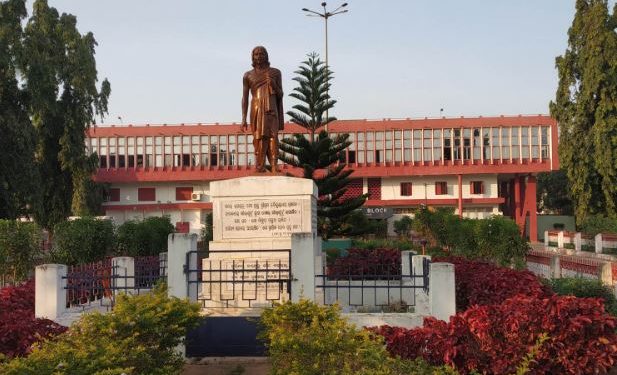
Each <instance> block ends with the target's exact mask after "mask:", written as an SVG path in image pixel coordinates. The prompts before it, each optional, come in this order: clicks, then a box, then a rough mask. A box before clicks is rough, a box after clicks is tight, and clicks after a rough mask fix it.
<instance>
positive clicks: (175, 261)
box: [167, 233, 199, 301]
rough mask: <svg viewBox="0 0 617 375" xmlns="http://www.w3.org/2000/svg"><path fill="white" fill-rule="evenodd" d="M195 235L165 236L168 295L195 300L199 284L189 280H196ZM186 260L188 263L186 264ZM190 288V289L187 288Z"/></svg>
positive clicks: (177, 234) (173, 234)
mask: <svg viewBox="0 0 617 375" xmlns="http://www.w3.org/2000/svg"><path fill="white" fill-rule="evenodd" d="M191 251H197V235H196V234H189V233H171V234H170V235H169V237H167V286H168V288H169V291H168V294H169V296H170V297H171V296H174V297H178V298H188V299H189V300H190V301H196V300H197V290H198V288H199V285H197V284H196V283H191V284H190V288H189V281H197V276H198V275H197V272H191V273H190V274H189V273H188V270H197V269H198V264H197V253H195V252H193V253H191ZM187 261H188V264H187ZM189 289H190V290H189Z"/></svg>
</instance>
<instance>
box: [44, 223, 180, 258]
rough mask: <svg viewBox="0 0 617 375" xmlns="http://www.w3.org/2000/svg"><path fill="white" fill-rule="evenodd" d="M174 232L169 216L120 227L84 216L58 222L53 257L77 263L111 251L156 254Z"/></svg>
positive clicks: (103, 255) (108, 254) (104, 255)
mask: <svg viewBox="0 0 617 375" xmlns="http://www.w3.org/2000/svg"><path fill="white" fill-rule="evenodd" d="M173 232H174V226H173V225H172V224H171V221H170V219H169V217H167V216H164V217H149V218H146V219H144V220H142V221H127V222H125V223H124V224H122V225H120V226H119V227H118V228H117V229H116V228H114V226H113V224H112V222H111V221H110V220H99V219H96V218H88V217H84V218H80V219H77V220H73V221H66V222H62V223H60V224H58V225H56V227H55V228H54V241H53V248H52V251H51V253H50V257H51V261H52V262H55V263H62V264H68V265H74V264H81V263H89V262H94V261H98V260H101V259H103V258H104V257H106V256H111V255H121V256H124V255H126V256H139V255H157V254H158V253H160V252H164V251H167V236H168V235H169V234H170V233H173Z"/></svg>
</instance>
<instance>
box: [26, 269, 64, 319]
mask: <svg viewBox="0 0 617 375" xmlns="http://www.w3.org/2000/svg"><path fill="white" fill-rule="evenodd" d="M67 270H68V268H67V267H66V266H65V265H64V264H42V265H40V266H36V270H35V272H34V317H35V318H47V319H51V320H56V319H58V318H59V317H60V316H61V315H62V314H63V313H64V311H65V310H66V289H65V287H66V279H65V278H63V277H66V275H67Z"/></svg>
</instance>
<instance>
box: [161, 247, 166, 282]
mask: <svg viewBox="0 0 617 375" xmlns="http://www.w3.org/2000/svg"><path fill="white" fill-rule="evenodd" d="M159 273H160V275H161V277H165V276H167V252H164V253H159Z"/></svg>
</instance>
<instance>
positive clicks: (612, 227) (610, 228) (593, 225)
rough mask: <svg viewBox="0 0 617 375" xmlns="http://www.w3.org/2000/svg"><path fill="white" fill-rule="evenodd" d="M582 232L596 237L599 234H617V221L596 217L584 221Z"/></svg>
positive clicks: (581, 226) (581, 227)
mask: <svg viewBox="0 0 617 375" xmlns="http://www.w3.org/2000/svg"><path fill="white" fill-rule="evenodd" d="M580 231H581V232H583V233H586V234H591V235H593V236H595V235H596V234H598V233H617V220H616V219H611V218H608V217H606V216H601V215H595V216H589V217H587V218H585V219H583V222H582V223H581V225H580Z"/></svg>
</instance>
